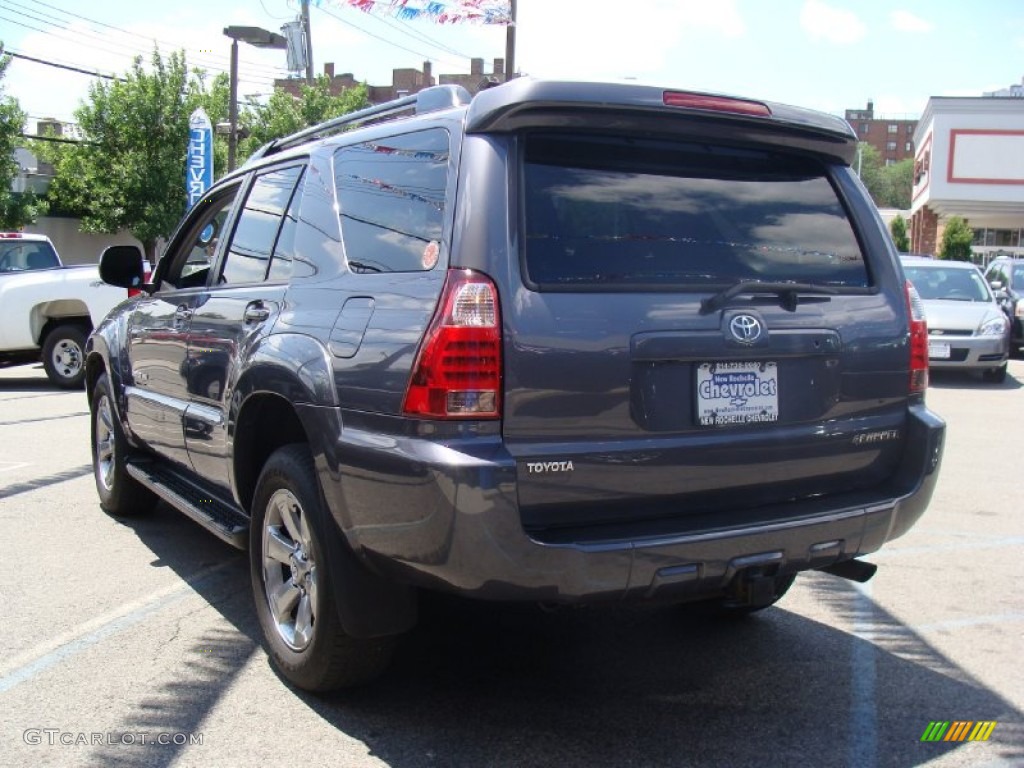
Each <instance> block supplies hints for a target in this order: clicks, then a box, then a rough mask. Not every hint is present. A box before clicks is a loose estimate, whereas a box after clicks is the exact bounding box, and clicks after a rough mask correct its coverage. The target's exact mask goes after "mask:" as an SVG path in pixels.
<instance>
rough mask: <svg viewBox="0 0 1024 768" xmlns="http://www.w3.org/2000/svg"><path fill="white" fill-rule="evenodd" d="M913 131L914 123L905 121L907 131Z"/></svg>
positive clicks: (909, 132)
mask: <svg viewBox="0 0 1024 768" xmlns="http://www.w3.org/2000/svg"><path fill="white" fill-rule="evenodd" d="M913 132H914V124H913V123H907V133H908V134H911V133H913Z"/></svg>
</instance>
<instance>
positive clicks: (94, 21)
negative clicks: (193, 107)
mask: <svg viewBox="0 0 1024 768" xmlns="http://www.w3.org/2000/svg"><path fill="white" fill-rule="evenodd" d="M32 2H33V3H34V4H35V5H42V6H45V7H47V8H50V9H51V10H54V11H57V12H58V13H63V14H64V15H66V16H72V17H74V18H76V19H79V20H81V21H85V22H88V23H89V24H94V25H96V26H100V27H105V28H106V29H112V30H114V31H115V32H120V33H121V34H123V35H128V36H129V37H136V38H138V39H140V40H144V41H146V42H147V43H148V42H157V43H159V44H160V45H163V46H164V47H166V48H180V47H182V46H179V45H176V44H173V43H170V42H168V41H166V40H156V39H154V40H150V38H148V37H146V36H144V35H140V34H138V33H136V32H131V31H129V30H127V29H125V28H124V27H118V26H116V25H114V24H108V23H106V22H105V21H99V20H98V19H93V18H90V17H88V16H83V15H82V14H80V13H74V12H73V11H67V10H64V9H63V8H59V7H58V6H56V5H51V4H50V3H47V2H44V1H43V0H32ZM6 3H7V4H8V5H10V4H11V3H10V0H6ZM23 7H24V6H23ZM33 10H35V11H36V12H37V13H42V12H41V11H38V10H37V9H34V8H33ZM46 15H47V16H49V18H56V17H54V16H52V15H50V14H46ZM58 21H64V20H63V19H58ZM196 58H197V60H198V59H199V58H202V57H196ZM209 58H211V59H219V57H216V56H213V57H209ZM241 63H243V64H245V65H246V66H247V67H254V68H257V69H264V70H269V71H270V72H272V73H274V74H277V72H278V71H280V70H282V69H283V68H282V67H273V66H269V65H267V64H257V63H255V62H245V61H243V62H241ZM220 71H223V72H226V71H227V69H226V68H225V69H222V70H220Z"/></svg>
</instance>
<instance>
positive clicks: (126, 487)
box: [90, 374, 157, 516]
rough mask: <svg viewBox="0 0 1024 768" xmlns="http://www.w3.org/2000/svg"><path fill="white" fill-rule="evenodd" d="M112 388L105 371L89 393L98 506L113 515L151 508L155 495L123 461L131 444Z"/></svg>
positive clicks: (144, 510) (139, 512)
mask: <svg viewBox="0 0 1024 768" xmlns="http://www.w3.org/2000/svg"><path fill="white" fill-rule="evenodd" d="M113 397H114V396H113V392H112V389H111V386H110V379H109V378H108V377H107V374H103V375H102V376H100V378H99V381H97V382H96V388H95V390H94V391H93V393H92V403H91V404H90V405H91V407H90V411H91V414H92V418H91V422H92V430H91V436H92V476H93V479H94V480H95V481H96V493H98V494H99V497H100V506H101V507H103V509H105V510H106V511H107V512H109V513H110V514H112V515H119V516H125V515H137V514H141V513H144V512H148V511H150V510H151V509H152V508H153V507H154V505H155V504H156V502H157V497H156V495H155V494H154V493H153V492H152V491H150V490H149V489H148V488H146V487H145V486H144V485H141V484H140V483H139V482H138V481H137V480H136V479H135V478H134V477H132V476H131V475H129V474H128V470H127V469H126V467H125V465H126V463H127V460H128V454H129V452H130V450H131V446H129V445H128V440H127V439H126V438H125V436H124V432H123V431H122V429H121V423H120V422H119V421H118V419H117V413H116V412H115V411H114V405H113Z"/></svg>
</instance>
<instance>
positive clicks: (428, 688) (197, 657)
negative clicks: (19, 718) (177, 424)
mask: <svg viewBox="0 0 1024 768" xmlns="http://www.w3.org/2000/svg"><path fill="white" fill-rule="evenodd" d="M126 524H128V525H130V526H131V527H132V528H133V529H134V530H135V532H136V533H137V534H138V535H139V537H140V539H141V540H142V541H144V542H145V543H146V544H147V546H149V547H150V548H151V549H152V550H153V552H154V553H155V554H156V555H157V557H158V560H157V561H156V564H157V565H165V566H167V567H170V568H173V569H174V570H175V571H176V572H178V573H179V574H181V576H182V578H185V579H189V578H193V580H194V583H193V588H194V589H195V590H196V591H197V592H198V593H199V594H200V595H202V596H203V597H204V598H205V599H206V600H207V601H208V602H209V603H210V604H211V605H213V606H215V607H216V608H217V610H218V611H219V612H220V613H221V615H222V616H223V617H224V618H225V619H226V620H227V621H228V623H229V624H230V626H231V627H232V629H231V630H230V631H223V632H217V633H215V634H212V635H210V636H209V637H203V638H201V639H200V641H199V642H197V643H196V646H195V647H194V648H193V649H191V651H190V653H189V658H190V659H193V661H191V662H189V663H188V665H187V667H186V673H185V674H183V676H182V679H181V680H177V681H172V682H168V683H167V684H165V685H164V686H163V687H161V688H159V689H155V690H152V691H150V692H149V693H147V694H146V695H145V696H143V698H142V701H141V706H139V707H138V709H137V715H136V716H135V717H134V718H133V719H132V720H131V721H129V722H127V723H125V728H126V730H148V731H154V730H155V731H165V732H166V731H173V732H183V733H190V732H196V731H197V730H201V724H202V722H203V720H204V718H206V717H207V716H208V715H209V714H210V712H211V711H212V709H213V708H214V706H215V705H216V704H217V702H218V700H219V699H220V697H221V695H222V694H223V692H224V691H225V690H227V689H228V688H229V687H230V686H231V684H232V681H233V680H234V678H235V676H236V675H237V674H238V671H239V670H240V669H241V668H242V667H243V665H244V664H245V663H246V661H247V660H248V659H249V658H250V657H251V656H252V654H254V653H257V654H262V653H263V651H262V650H260V648H259V642H260V641H259V627H258V624H257V621H256V618H255V613H254V610H253V608H252V599H251V596H250V590H249V579H248V569H247V566H246V561H245V556H244V555H242V554H241V553H238V552H235V551H234V550H232V549H230V548H228V547H227V546H226V545H223V544H221V543H220V542H219V541H217V540H215V539H214V538H213V537H211V536H209V535H207V534H206V533H205V532H203V531H202V530H201V529H199V528H198V527H196V526H194V525H192V524H189V523H187V521H183V520H181V519H180V518H179V516H178V515H177V513H176V512H174V511H173V510H170V509H168V508H166V507H164V506H161V507H159V509H158V511H157V513H156V514H154V515H153V516H152V517H150V518H146V519H139V520H135V521H126ZM225 561H227V562H228V563H229V565H228V566H227V567H225V568H222V569H221V570H219V571H217V572H215V573H214V574H211V575H209V576H206V577H203V578H199V579H194V577H193V576H192V575H193V574H194V573H196V572H197V571H199V570H201V569H202V568H204V567H209V566H211V565H215V564H217V563H222V562H225ZM797 583H798V585H800V584H801V583H802V584H803V586H804V588H806V589H810V590H812V591H813V594H814V596H815V598H816V599H817V600H818V601H820V602H821V603H824V604H827V605H828V606H830V611H831V614H832V615H834V616H835V617H836V618H837V622H838V623H839V625H840V626H842V627H853V628H854V630H855V631H854V632H852V633H851V632H848V631H844V630H843V629H839V628H836V627H832V626H828V625H826V624H822V623H819V622H816V621H812V620H809V619H807V618H805V617H803V616H801V615H799V614H795V613H791V612H789V611H787V610H785V608H784V606H785V601H783V602H782V603H781V606H780V607H775V608H772V609H768V610H767V611H765V612H763V613H761V614H759V615H757V616H754V617H752V618H750V619H749V620H746V621H738V622H731V623H721V622H711V621H708V620H702V619H695V618H691V617H690V616H689V615H687V614H685V613H684V612H682V611H680V610H679V609H677V608H673V607H671V606H660V607H658V606H602V607H592V608H586V609H563V610H560V611H557V612H554V613H550V612H543V611H541V610H540V609H539V608H537V607H535V606H532V605H495V604H484V603H474V602H470V601H464V600H457V599H454V598H446V597H440V596H429V597H425V598H424V599H423V601H422V602H423V610H422V613H421V621H420V625H419V627H418V628H417V629H416V630H415V631H413V632H412V633H410V635H409V636H407V637H406V638H405V639H404V642H403V643H402V645H401V646H400V649H399V652H398V654H397V656H396V659H395V662H394V664H393V666H392V668H391V669H390V670H389V671H388V673H387V674H386V675H385V676H384V677H383V678H382V679H381V680H379V681H378V682H377V683H375V684H373V685H371V686H368V687H366V688H362V689H358V690H354V691H348V692H343V693H340V694H337V695H335V696H331V697H317V696H312V695H308V694H305V693H302V692H298V691H295V692H293V693H294V695H296V696H298V697H299V698H300V699H301V700H302V701H303V702H305V704H306V705H307V706H308V707H309V708H310V710H312V711H313V712H315V713H316V715H317V716H318V717H319V718H322V719H323V720H324V721H326V722H328V723H330V724H331V725H332V726H333V727H334V728H336V729H338V730H339V731H341V732H343V733H345V734H346V735H347V736H349V737H351V738H353V739H357V740H359V741H360V742H362V743H363V744H365V745H366V747H367V748H368V750H369V752H370V754H371V755H372V756H374V757H376V758H378V759H379V760H381V761H383V762H384V763H386V764H387V765H390V766H395V767H396V768H412V767H413V766H523V765H530V766H535V765H557V766H559V767H560V768H564V767H565V766H595V765H597V766H605V765H609V766H611V765H614V766H638V767H639V766H643V767H646V766H660V765H664V766H682V765H700V766H705V765H720V766H731V767H736V768H738V767H740V766H765V765H796V764H803V765H814V766H858V768H859V767H860V766H873V765H875V766H894V767H901V768H903V767H909V766H916V765H921V764H922V763H925V762H927V761H929V760H932V759H935V758H938V757H941V756H942V755H947V756H949V757H952V755H948V753H950V752H954V751H956V750H977V751H974V752H970V753H967V754H969V755H971V756H977V758H978V760H979V761H981V762H985V763H989V762H991V761H999V762H1000V763H1001V764H1005V765H1010V764H1021V762H1022V761H1024V728H1022V722H1024V718H1022V716H1021V715H1022V713H1021V712H1019V711H1018V710H1016V709H1015V708H1014V707H1013V706H1012V705H1011V704H1010V703H1008V702H1007V701H1006V700H1004V699H1003V698H1001V697H1000V696H999V695H997V694H995V693H993V692H992V691H990V690H988V689H986V688H985V687H984V686H983V685H981V684H980V683H979V682H978V681H977V680H974V679H973V678H972V677H971V676H970V675H969V674H968V673H966V672H965V671H964V670H963V669H961V668H960V667H959V666H957V664H956V661H955V660H953V659H948V658H946V657H944V656H943V655H942V654H941V653H939V652H938V651H937V650H936V649H935V648H933V647H932V646H931V645H929V643H928V641H927V640H926V639H925V638H924V637H922V636H921V635H919V634H916V633H915V632H914V631H912V630H911V629H910V628H909V627H907V626H905V625H904V624H902V623H901V622H899V621H898V620H897V619H896V618H895V617H894V616H892V615H891V614H889V613H887V612H885V611H884V610H882V609H881V608H879V607H878V606H877V605H876V604H875V603H873V602H872V601H871V600H870V599H869V598H868V597H867V596H866V595H865V594H863V593H862V592H860V591H858V590H857V589H855V588H854V587H853V586H852V585H851V584H849V583H847V582H844V581H841V580H839V579H836V578H833V577H829V576H825V575H823V574H810V575H805V576H803V577H801V579H799V580H798V582H797ZM272 684H273V685H282V686H283V685H285V684H284V683H283V682H282V681H276V682H274V683H272ZM957 719H964V720H995V721H998V723H999V724H998V726H997V727H996V729H995V732H994V733H993V735H992V739H991V741H989V742H987V743H977V744H956V743H943V742H940V743H922V742H921V741H920V739H921V736H922V734H923V732H924V730H925V728H926V727H927V725H928V723H929V722H930V721H932V720H957ZM267 726H268V730H267V732H266V733H261V734H259V735H258V736H257V735H256V734H254V735H253V738H254V739H257V738H259V739H273V738H274V735H273V732H274V729H275V728H279V727H285V726H284V724H278V723H268V724H267ZM178 755H179V750H178V749H176V748H173V747H161V748H159V749H156V750H154V749H153V748H146V749H143V748H128V749H126V748H124V747H122V746H120V745H118V746H116V747H112V748H101V749H99V750H98V751H95V752H94V754H93V755H92V757H93V758H94V760H95V762H96V763H97V764H103V765H110V766H117V765H125V766H127V765H133V764H138V763H140V762H145V763H146V764H147V765H157V766H167V765H171V764H173V763H174V762H175V760H176V757H177V756H178ZM957 757H958V759H959V758H966V755H959V756H957ZM301 759H302V761H303V762H311V763H312V764H325V765H327V764H334V761H333V759H332V756H331V755H330V754H326V753H325V752H323V751H318V748H317V745H316V744H310V745H309V751H308V752H307V753H306V754H305V757H304V758H301ZM968 761H969V762H973V760H968ZM1003 761H1005V762H1003ZM213 762H216V757H214V758H213ZM993 764H995V763H993Z"/></svg>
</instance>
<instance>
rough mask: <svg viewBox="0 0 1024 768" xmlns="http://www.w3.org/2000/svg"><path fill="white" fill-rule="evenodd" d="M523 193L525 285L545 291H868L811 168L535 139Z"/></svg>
mask: <svg viewBox="0 0 1024 768" xmlns="http://www.w3.org/2000/svg"><path fill="white" fill-rule="evenodd" d="M523 188H524V189H523V201H524V214H523V227H524V230H523V231H524V233H525V248H524V254H525V267H526V277H527V281H528V283H529V284H531V285H532V286H534V287H537V288H541V289H544V288H548V289H556V290H565V289H574V288H575V289H582V290H587V289H597V290H606V289H620V290H621V289H626V290H629V289H635V290H644V289H664V288H674V287H681V286H705V285H708V286H711V285H729V284H732V283H735V282H737V281H740V280H762V281H798V282H802V283H816V284H820V285H827V286H832V287H837V288H865V287H868V286H869V285H870V278H869V274H868V270H867V267H866V265H865V260H864V256H863V254H862V252H861V249H860V245H859V243H858V241H857V238H856V236H855V234H854V231H853V227H852V226H851V224H850V221H849V219H848V218H847V216H846V212H845V209H844V208H843V206H842V204H841V203H840V201H839V199H838V197H837V195H836V192H835V189H834V188H833V186H832V184H831V183H830V182H829V179H828V177H827V173H826V169H825V167H824V166H823V165H822V164H820V163H817V162H815V161H813V160H810V159H805V158H802V157H795V156H790V155H785V154H782V153H775V152H770V151H758V150H752V149H739V148H730V147H721V146H714V145H710V144H704V143H681V142H666V141H656V140H640V139H626V138H614V139H613V138H599V137H594V138H580V137H571V138H570V137H562V136H547V135H534V136H528V137H527V139H526V153H525V164H524V172H523Z"/></svg>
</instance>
